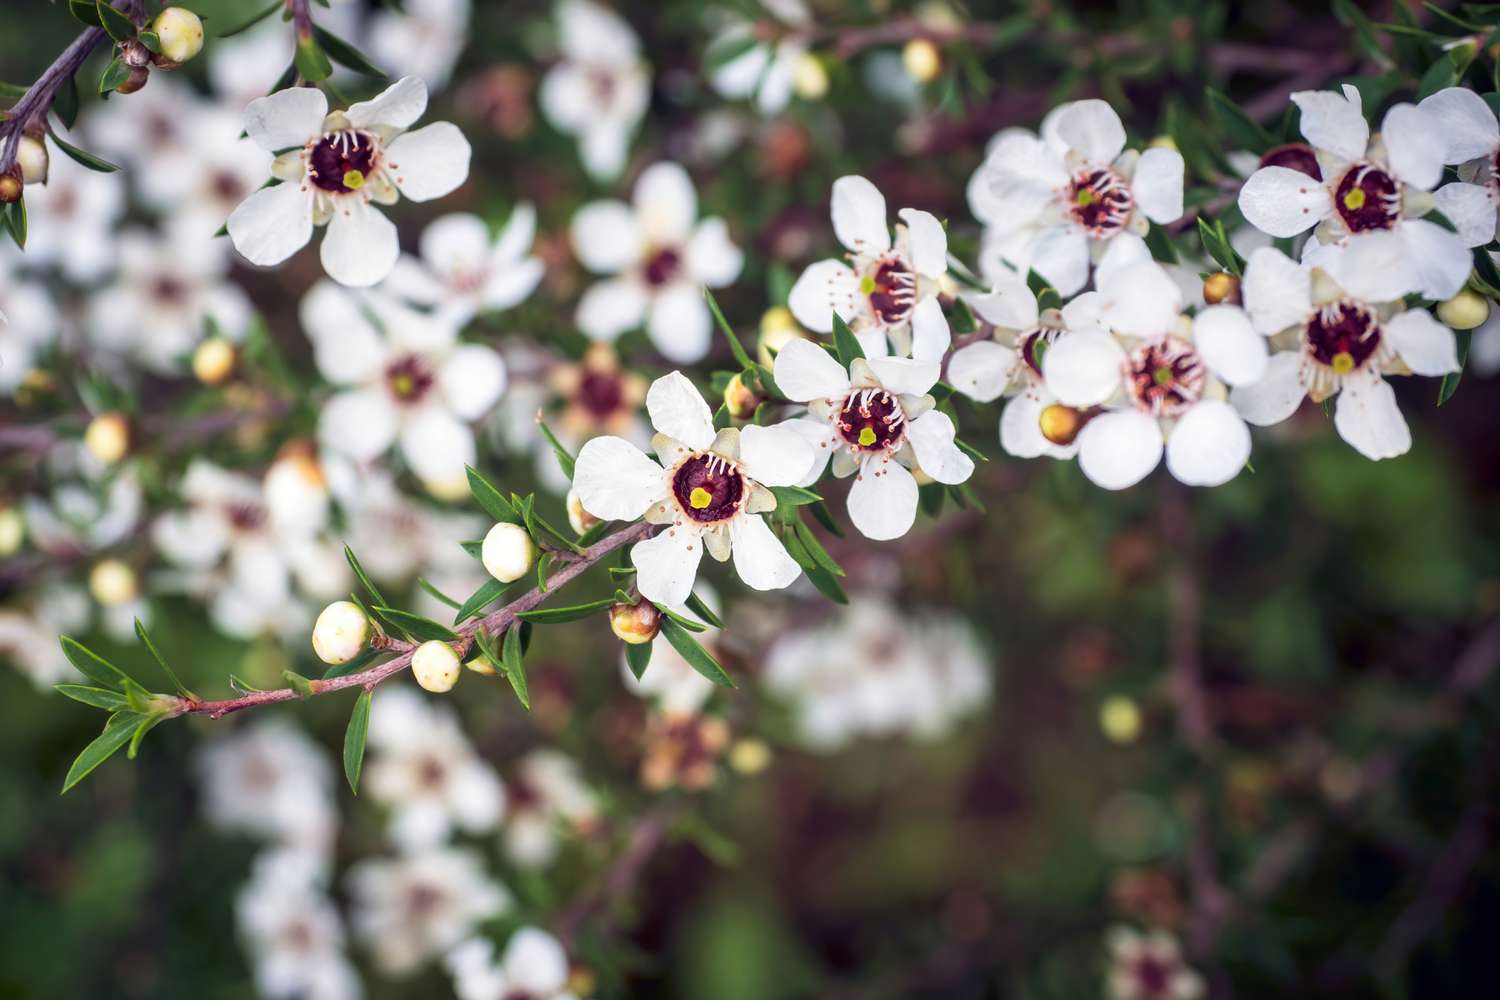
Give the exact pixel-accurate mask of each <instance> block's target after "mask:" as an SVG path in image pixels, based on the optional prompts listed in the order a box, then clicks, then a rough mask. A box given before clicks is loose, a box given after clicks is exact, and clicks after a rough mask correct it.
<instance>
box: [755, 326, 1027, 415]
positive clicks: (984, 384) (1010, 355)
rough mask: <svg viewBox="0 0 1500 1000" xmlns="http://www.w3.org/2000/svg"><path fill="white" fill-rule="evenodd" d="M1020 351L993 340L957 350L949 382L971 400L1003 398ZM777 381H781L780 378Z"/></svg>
mask: <svg viewBox="0 0 1500 1000" xmlns="http://www.w3.org/2000/svg"><path fill="white" fill-rule="evenodd" d="M1015 364H1016V352H1015V351H1013V350H1011V349H1010V348H1009V347H1002V346H1000V345H999V344H997V343H995V342H994V341H993V340H979V341H975V342H974V343H972V344H967V345H965V346H964V347H960V348H959V349H958V350H956V351H954V352H953V357H951V358H949V359H948V383H949V384H950V385H952V386H953V388H955V389H957V390H958V391H959V392H961V393H963V394H964V395H965V396H968V397H969V398H970V399H972V400H975V401H976V402H980V403H988V402H990V401H992V400H995V399H998V398H1000V394H1001V393H1003V392H1004V391H1005V387H1006V385H1008V384H1009V382H1010V372H1011V369H1012V368H1013V367H1014V366H1015ZM776 381H777V384H778V385H779V384H780V383H781V379H780V378H778V379H777V380H776Z"/></svg>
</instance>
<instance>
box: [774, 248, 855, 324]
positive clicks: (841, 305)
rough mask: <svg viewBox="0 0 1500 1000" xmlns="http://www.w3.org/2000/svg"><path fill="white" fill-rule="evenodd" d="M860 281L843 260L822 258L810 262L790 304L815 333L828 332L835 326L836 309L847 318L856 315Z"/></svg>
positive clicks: (799, 318) (789, 297)
mask: <svg viewBox="0 0 1500 1000" xmlns="http://www.w3.org/2000/svg"><path fill="white" fill-rule="evenodd" d="M858 285H859V279H858V278H857V277H856V276H855V274H854V271H853V270H852V269H851V268H850V267H849V265H847V264H845V263H844V262H843V261H841V260H833V259H831V258H830V259H829V260H820V261H818V262H817V263H815V264H810V265H808V267H807V270H805V271H803V272H802V275H801V276H800V277H799V278H798V279H797V282H796V284H794V285H792V291H791V294H790V295H789V296H788V297H787V306H788V307H789V308H790V309H791V310H792V315H793V316H795V317H797V322H798V323H801V324H802V325H803V326H805V327H807V328H808V329H809V330H812V331H813V332H815V333H827V332H829V331H830V330H832V329H833V314H834V313H835V312H837V313H838V314H839V315H840V316H841V317H843V318H844V320H845V321H846V322H847V321H849V320H851V319H853V318H854V317H855V315H856V309H855V305H854V296H855V292H856V291H857V290H858Z"/></svg>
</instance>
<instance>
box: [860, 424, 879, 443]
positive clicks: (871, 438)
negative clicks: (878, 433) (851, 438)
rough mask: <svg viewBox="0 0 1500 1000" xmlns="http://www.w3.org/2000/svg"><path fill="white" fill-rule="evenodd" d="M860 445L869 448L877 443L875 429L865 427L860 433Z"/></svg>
mask: <svg viewBox="0 0 1500 1000" xmlns="http://www.w3.org/2000/svg"><path fill="white" fill-rule="evenodd" d="M859 443H860V444H861V445H863V446H864V447H866V448H868V447H870V445H872V444H874V443H875V428H873V427H865V428H863V429H861V430H860V432H859Z"/></svg>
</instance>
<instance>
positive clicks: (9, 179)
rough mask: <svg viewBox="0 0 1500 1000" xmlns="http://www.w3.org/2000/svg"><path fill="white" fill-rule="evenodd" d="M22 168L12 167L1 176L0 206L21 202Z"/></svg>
mask: <svg viewBox="0 0 1500 1000" xmlns="http://www.w3.org/2000/svg"><path fill="white" fill-rule="evenodd" d="M21 188H22V182H21V168H20V167H11V168H10V169H9V170H7V171H6V172H5V173H3V174H0V205H9V204H11V203H12V202H17V201H20V200H21Z"/></svg>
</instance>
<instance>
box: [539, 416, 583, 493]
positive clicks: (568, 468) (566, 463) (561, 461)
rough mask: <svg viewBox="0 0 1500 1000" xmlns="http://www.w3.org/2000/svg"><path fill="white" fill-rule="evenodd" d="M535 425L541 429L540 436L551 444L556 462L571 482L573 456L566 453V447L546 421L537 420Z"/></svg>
mask: <svg viewBox="0 0 1500 1000" xmlns="http://www.w3.org/2000/svg"><path fill="white" fill-rule="evenodd" d="M536 425H537V426H538V427H540V428H541V429H542V436H543V437H545V438H546V439H547V443H548V444H550V445H551V446H552V454H554V455H556V456H557V464H558V465H560V466H562V471H563V475H564V476H567V477H568V480H569V481H570V482H571V481H572V479H573V466H574V461H573V456H572V455H570V454H568V449H566V448H564V447H563V446H562V442H561V441H559V440H558V439H557V435H556V434H553V433H552V428H550V427H548V426H547V421H545V420H538V421H537V422H536Z"/></svg>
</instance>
